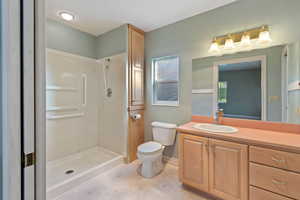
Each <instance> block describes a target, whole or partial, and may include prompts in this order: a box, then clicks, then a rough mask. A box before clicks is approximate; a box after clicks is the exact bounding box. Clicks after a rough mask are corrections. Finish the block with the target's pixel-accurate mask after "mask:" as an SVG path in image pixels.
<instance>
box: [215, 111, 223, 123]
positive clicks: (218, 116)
mask: <svg viewBox="0 0 300 200" xmlns="http://www.w3.org/2000/svg"><path fill="white" fill-rule="evenodd" d="M223 116H224V110H223V109H218V111H217V112H216V115H215V124H221V119H222V118H223Z"/></svg>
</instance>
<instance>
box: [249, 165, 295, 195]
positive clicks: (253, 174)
mask: <svg viewBox="0 0 300 200" xmlns="http://www.w3.org/2000/svg"><path fill="white" fill-rule="evenodd" d="M249 171H250V174H249V175H250V185H253V186H257V187H260V188H263V189H266V190H269V191H272V192H275V193H277V194H281V195H284V196H288V197H291V198H294V199H299V200H300V190H299V185H300V174H297V173H294V172H288V171H285V170H282V169H276V168H272V167H267V166H263V165H259V164H255V163H250V170H249Z"/></svg>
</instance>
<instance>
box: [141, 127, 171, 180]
mask: <svg viewBox="0 0 300 200" xmlns="http://www.w3.org/2000/svg"><path fill="white" fill-rule="evenodd" d="M152 132H153V140H154V141H151V142H146V143H144V144H141V145H139V146H138V150H137V152H138V153H137V157H138V159H139V160H140V161H141V162H142V166H141V171H140V174H141V175H142V176H143V177H146V178H151V177H153V176H155V175H157V174H159V173H160V172H161V170H162V169H163V163H162V155H163V151H164V149H165V146H171V145H173V144H174V141H175V136H176V124H169V123H163V122H153V123H152Z"/></svg>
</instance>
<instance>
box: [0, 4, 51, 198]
mask: <svg viewBox="0 0 300 200" xmlns="http://www.w3.org/2000/svg"><path fill="white" fill-rule="evenodd" d="M44 1H45V0H34V5H33V7H34V8H32V7H30V8H29V9H30V10H34V22H32V23H34V24H35V27H34V33H35V37H34V40H35V51H34V56H35V58H34V59H35V60H34V61H35V65H34V76H35V77H34V79H35V85H34V86H33V87H34V88H31V89H33V90H34V91H35V95H34V96H33V97H32V101H35V105H34V107H35V110H36V111H37V112H36V113H35V114H36V117H35V124H34V126H35V150H36V164H35V174H36V178H35V181H36V182H35V188H34V191H35V199H37V200H44V199H46V192H45V190H46V184H45V180H46V179H45V174H46V170H45V166H46V163H45V155H46V154H45V150H46V149H45V145H44V144H45V138H46V135H45V2H44ZM0 3H1V23H0V25H1V50H3V49H5V51H1V58H2V60H1V125H2V133H3V134H2V144H1V146H2V156H3V157H2V162H3V163H2V166H3V168H2V181H3V182H2V185H3V188H2V196H1V198H2V199H9V200H21V199H22V198H23V195H24V191H23V189H22V187H23V186H22V164H21V163H22V156H21V155H22V151H23V150H22V139H21V134H22V118H21V116H22V69H21V65H22V60H21V59H22V58H21V50H22V45H21V34H22V33H21V12H22V11H21V6H22V5H21V1H19V0H3V1H1V2H0ZM26 9H27V8H26Z"/></svg>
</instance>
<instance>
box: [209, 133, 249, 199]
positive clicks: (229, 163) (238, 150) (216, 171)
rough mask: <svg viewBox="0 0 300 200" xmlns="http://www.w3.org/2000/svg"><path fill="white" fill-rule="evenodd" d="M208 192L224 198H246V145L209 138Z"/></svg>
mask: <svg viewBox="0 0 300 200" xmlns="http://www.w3.org/2000/svg"><path fill="white" fill-rule="evenodd" d="M209 147H210V149H209V192H210V193H211V194H213V195H214V196H217V197H220V198H222V199H226V200H247V199H248V146H247V145H244V144H238V143H233V142H226V141H222V140H215V139H209Z"/></svg>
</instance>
